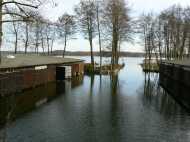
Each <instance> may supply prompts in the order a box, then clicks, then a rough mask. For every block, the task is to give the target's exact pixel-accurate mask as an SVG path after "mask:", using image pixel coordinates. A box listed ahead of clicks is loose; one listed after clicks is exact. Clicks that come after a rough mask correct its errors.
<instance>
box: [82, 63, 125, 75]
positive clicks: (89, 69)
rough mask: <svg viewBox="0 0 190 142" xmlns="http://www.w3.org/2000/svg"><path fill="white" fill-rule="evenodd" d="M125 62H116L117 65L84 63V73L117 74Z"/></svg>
mask: <svg viewBox="0 0 190 142" xmlns="http://www.w3.org/2000/svg"><path fill="white" fill-rule="evenodd" d="M124 66H125V64H117V65H112V64H108V65H102V66H100V65H98V64H95V65H94V69H93V65H92V64H90V63H86V64H85V66H84V71H85V74H99V75H110V74H117V73H118V72H119V71H120V70H121V69H122V68H124Z"/></svg>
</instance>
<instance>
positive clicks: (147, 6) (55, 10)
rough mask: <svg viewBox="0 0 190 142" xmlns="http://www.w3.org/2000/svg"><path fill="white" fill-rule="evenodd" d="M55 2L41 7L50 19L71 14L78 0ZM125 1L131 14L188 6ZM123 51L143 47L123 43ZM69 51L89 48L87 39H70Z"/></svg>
mask: <svg viewBox="0 0 190 142" xmlns="http://www.w3.org/2000/svg"><path fill="white" fill-rule="evenodd" d="M54 2H55V3H57V6H56V7H54V6H53V5H46V6H45V7H43V8H41V9H40V11H42V13H43V15H44V16H45V17H47V18H49V19H51V20H52V21H55V20H57V18H58V17H59V16H60V15H62V14H63V13H65V12H67V13H70V14H73V8H74V6H75V5H76V4H78V3H79V2H80V0H54ZM127 3H128V4H129V6H130V7H131V9H132V13H131V14H132V15H133V16H138V15H140V14H141V13H143V12H150V11H152V12H155V13H158V12H160V11H161V10H163V9H166V8H168V7H170V6H171V5H173V4H180V5H182V6H190V0H127ZM96 45H97V42H96V41H94V46H95V50H98V47H97V46H96ZM56 47H57V48H58V49H61V48H62V44H61V43H58V44H57V45H56ZM122 48H123V50H125V51H132V52H135V51H138V52H141V51H143V47H141V46H140V45H138V44H135V45H130V44H125V47H122ZM67 49H68V50H70V51H79V50H84V51H86V50H87V51H88V50H89V44H88V42H87V41H85V40H83V39H82V38H79V39H78V40H74V41H70V42H69V46H68V48H67Z"/></svg>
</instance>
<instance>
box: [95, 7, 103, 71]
mask: <svg viewBox="0 0 190 142" xmlns="http://www.w3.org/2000/svg"><path fill="white" fill-rule="evenodd" d="M96 14H97V23H98V38H99V48H100V73H101V72H102V43H101V33H100V20H99V9H98V5H97V13H96Z"/></svg>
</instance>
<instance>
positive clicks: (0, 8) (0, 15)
mask: <svg viewBox="0 0 190 142" xmlns="http://www.w3.org/2000/svg"><path fill="white" fill-rule="evenodd" d="M2 3H3V0H0V63H1V49H2V38H3V29H2V24H3V23H2V20H3V19H2Z"/></svg>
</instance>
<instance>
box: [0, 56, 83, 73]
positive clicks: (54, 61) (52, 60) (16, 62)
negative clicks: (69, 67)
mask: <svg viewBox="0 0 190 142" xmlns="http://www.w3.org/2000/svg"><path fill="white" fill-rule="evenodd" d="M79 62H83V60H80V59H74V58H62V57H55V56H42V55H31V54H30V55H23V54H19V55H8V56H7V55H6V56H3V57H2V59H1V63H0V70H4V69H14V68H28V67H33V66H43V65H61V64H73V63H79Z"/></svg>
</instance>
